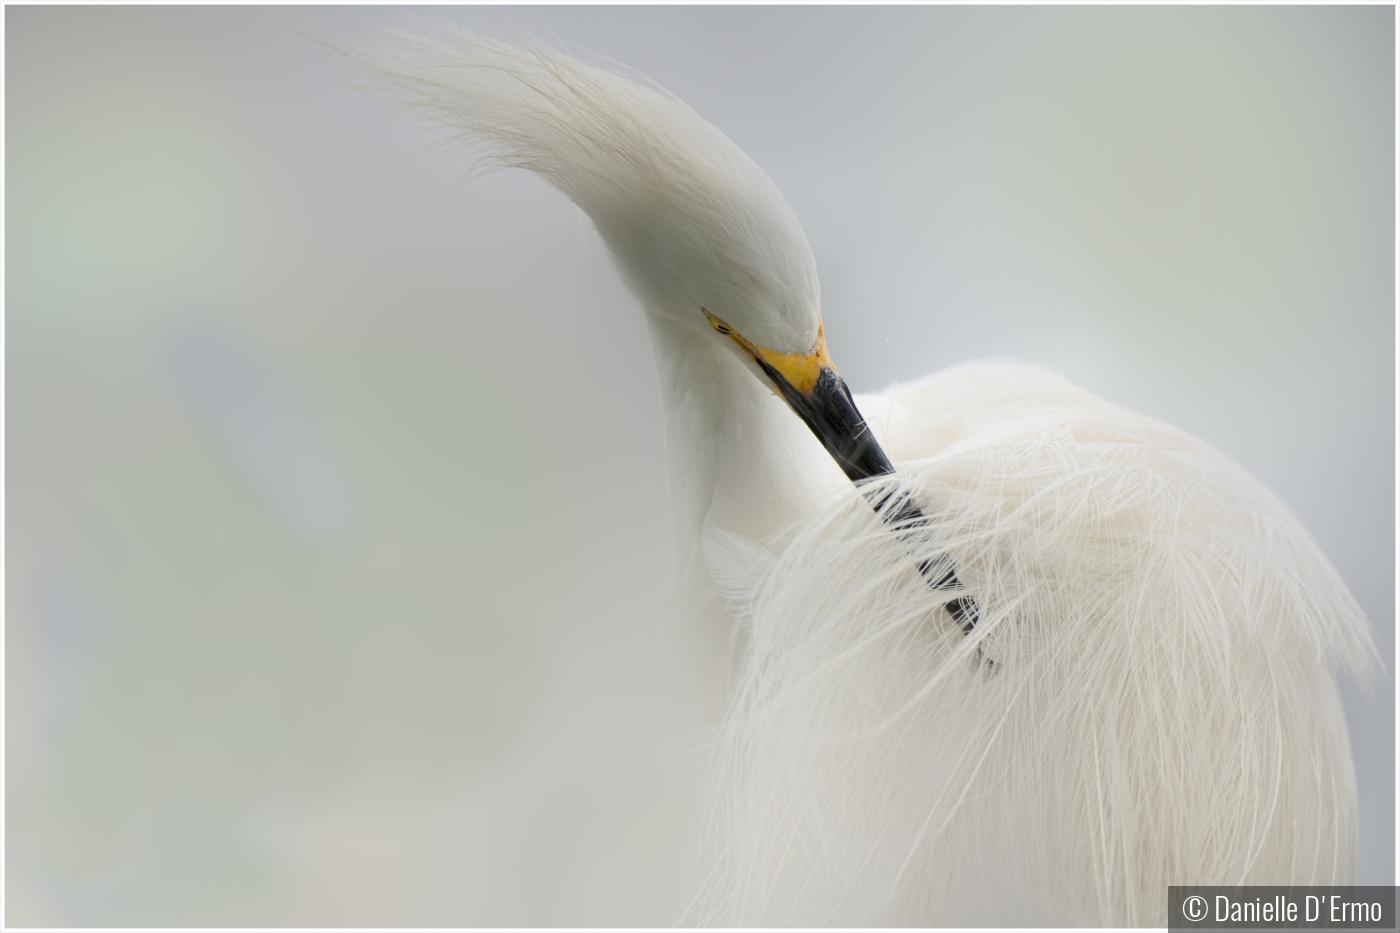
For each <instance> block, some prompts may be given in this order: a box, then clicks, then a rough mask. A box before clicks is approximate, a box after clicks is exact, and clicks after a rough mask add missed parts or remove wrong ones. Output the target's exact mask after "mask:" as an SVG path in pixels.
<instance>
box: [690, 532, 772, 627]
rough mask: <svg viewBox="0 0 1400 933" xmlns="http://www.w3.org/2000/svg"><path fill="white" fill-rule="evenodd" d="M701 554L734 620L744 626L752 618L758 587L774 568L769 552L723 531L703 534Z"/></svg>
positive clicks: (741, 536) (740, 537) (741, 537)
mask: <svg viewBox="0 0 1400 933" xmlns="http://www.w3.org/2000/svg"><path fill="white" fill-rule="evenodd" d="M704 553H705V569H707V570H709V572H710V579H712V580H714V581H715V586H717V587H719V591H720V592H721V593H723V594H724V598H725V599H726V600H727V601H728V602H729V606H730V609H731V610H732V611H733V613H734V617H735V619H736V621H738V622H739V623H740V624H742V625H745V626H747V625H748V623H749V622H750V621H751V620H752V617H753V603H754V599H755V598H756V597H757V595H758V588H759V586H760V585H761V584H762V583H763V578H764V576H766V575H767V573H768V572H769V571H770V570H772V569H773V563H774V558H773V555H772V553H771V552H770V551H769V550H768V549H767V548H764V547H762V546H760V545H758V544H755V543H754V542H752V541H750V540H749V539H748V538H745V537H744V536H743V535H737V534H734V533H733V532H732V531H725V530H723V529H722V528H711V529H709V530H708V531H706V532H705V537H704Z"/></svg>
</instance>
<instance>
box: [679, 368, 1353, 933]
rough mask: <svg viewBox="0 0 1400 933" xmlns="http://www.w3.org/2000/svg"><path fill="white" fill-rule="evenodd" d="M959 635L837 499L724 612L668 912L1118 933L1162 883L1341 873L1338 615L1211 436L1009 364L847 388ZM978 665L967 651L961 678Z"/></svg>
mask: <svg viewBox="0 0 1400 933" xmlns="http://www.w3.org/2000/svg"><path fill="white" fill-rule="evenodd" d="M860 402H861V405H862V410H863V411H864V412H865V414H866V415H867V417H869V418H871V419H872V421H873V422H874V424H875V430H876V433H877V434H878V435H881V437H882V440H884V441H885V443H886V448H887V449H888V450H890V451H891V453H892V456H894V457H895V458H896V459H897V460H899V461H901V462H900V463H899V468H900V472H899V474H898V477H897V478H896V479H893V480H891V483H892V484H893V485H896V486H898V487H901V488H904V489H907V490H909V491H910V492H911V493H912V494H913V495H915V497H916V499H917V501H918V502H919V504H920V505H921V507H922V508H923V510H924V512H925V514H926V515H928V516H929V517H930V518H931V519H932V530H931V531H930V533H929V534H928V535H927V536H925V539H924V540H923V541H922V542H921V545H920V546H919V547H918V548H917V549H915V550H914V552H913V554H914V555H915V556H917V557H933V556H936V555H939V554H942V553H947V554H949V555H950V556H951V557H952V559H953V561H954V563H955V565H956V566H957V568H958V573H959V576H960V577H961V579H962V581H963V582H964V583H965V584H966V585H967V586H968V587H969V588H970V589H971V590H972V592H973V593H975V594H976V597H977V600H978V603H979V605H980V607H981V612H982V618H981V620H980V621H979V622H978V624H977V627H976V629H975V630H974V633H973V634H972V636H970V637H964V636H963V634H962V632H961V631H960V629H959V628H958V627H957V626H956V625H955V624H954V623H953V620H952V619H951V618H950V617H949V616H948V615H947V613H946V612H943V611H941V610H939V609H938V608H937V602H936V601H935V600H933V599H932V598H931V596H930V593H929V592H928V588H927V585H926V583H925V582H924V581H923V579H922V578H921V577H920V576H919V574H918V572H917V571H916V570H915V568H914V561H913V559H912V558H911V556H909V554H908V553H906V552H907V551H908V550H909V549H908V542H905V543H903V544H901V543H900V542H899V541H897V540H896V539H895V538H894V536H893V535H891V534H890V532H889V530H888V528H886V527H885V526H883V525H882V524H881V523H880V522H879V520H878V519H876V518H875V517H874V515H873V514H872V513H871V511H870V509H869V508H868V506H866V505H865V503H864V502H863V501H861V500H860V499H850V498H848V500H847V501H845V502H842V503H839V504H837V505H835V506H834V507H833V508H831V509H830V510H828V511H827V512H825V513H824V514H823V515H822V516H821V517H820V518H818V519H817V520H815V521H813V522H811V523H809V524H807V525H806V526H805V527H804V528H803V530H802V532H801V534H800V535H798V536H797V538H796V539H795V540H794V541H793V542H792V543H791V544H789V545H788V546H787V548H786V549H785V550H784V551H783V552H782V553H781V554H779V555H778V556H777V559H776V560H774V561H772V562H771V565H770V566H769V567H768V568H767V569H766V570H765V571H764V572H763V574H762V576H761V578H760V579H759V580H758V581H757V582H756V584H755V585H754V588H753V590H752V591H751V592H750V593H749V594H748V595H747V596H746V595H744V594H742V593H739V592H735V591H734V590H733V589H732V588H731V589H730V592H729V596H730V599H731V600H734V601H736V602H737V603H738V605H739V608H740V611H741V612H743V614H744V615H745V616H746V617H749V618H751V620H752V621H751V623H750V625H751V631H752V635H751V639H750V643H749V648H748V651H749V656H748V658H747V659H746V664H745V665H744V668H743V676H742V679H741V680H740V683H739V686H738V689H737V691H736V695H735V698H734V700H733V702H732V703H731V705H730V707H729V709H728V711H727V714H726V717H725V720H724V722H723V723H722V725H721V727H720V732H719V738H718V750H717V756H716V769H717V770H716V779H715V788H716V793H715V794H714V796H713V798H712V802H711V805H712V807H713V810H712V814H711V815H712V819H713V823H712V826H711V831H712V838H711V840H710V844H711V846H712V848H711V850H710V858H709V860H708V864H709V865H710V866H711V872H712V873H711V874H710V876H709V878H708V880H707V884H706V887H705V890H704V891H703V892H702V895H701V896H700V898H699V899H698V900H697V902H696V905H695V909H694V914H693V916H694V918H695V919H697V920H702V921H706V922H711V923H720V924H724V925H736V926H748V925H765V924H781V925H784V926H806V925H818V924H821V925H826V924H833V925H838V926H897V925H918V926H933V925H937V926H978V925H997V926H1041V925H1054V926H1081V925H1086V926H1099V925H1107V926H1127V925H1154V926H1161V925H1164V924H1165V922H1166V895H1167V891H1166V887H1167V885H1169V884H1188V883H1194V884H1211V883H1213V884H1251V883H1252V884H1265V883H1270V884H1303V883H1319V884H1329V883H1330V884H1345V883H1350V882H1351V881H1352V879H1353V874H1354V870H1355V869H1354V862H1355V844H1356V843H1355V832H1356V812H1355V790H1354V782H1353V776H1352V768H1351V754H1350V749H1349V746H1348V742H1347V734H1346V723H1345V720H1344V718H1343V713H1342V707H1341V702H1340V699H1339V697H1338V695H1337V690H1336V687H1335V685H1334V682H1333V677H1332V669H1333V667H1334V665H1336V664H1338V663H1342V664H1345V665H1347V666H1349V667H1351V668H1352V669H1353V670H1355V671H1357V672H1361V671H1363V670H1364V668H1365V665H1366V662H1367V660H1368V655H1369V653H1370V652H1372V651H1373V649H1372V648H1371V643H1370V637H1369V634H1368V631H1367V626H1366V622H1365V619H1364V618H1363V616H1362V614H1361V612H1360V610H1359V609H1358V607H1357V606H1356V604H1355V602H1354V601H1353V600H1352V598H1351V596H1350V594H1349V593H1348V592H1347V590H1346V587H1345V586H1344V585H1343V584H1342V582H1341V580H1340V579H1339V578H1338V576H1337V574H1336V573H1335V571H1334V570H1333V569H1332V568H1331V566H1330V565H1329V564H1328V562H1327V560H1326V558H1325V557H1324V556H1323V555H1322V554H1321V553H1320V551H1319V550H1318V549H1317V547H1316V545H1315V544H1313V542H1312V541H1311V539H1310V538H1309V537H1308V535H1307V533H1306V531H1305V530H1304V529H1303V528H1302V527H1301V525H1300V524H1299V523H1298V521H1297V519H1296V518H1295V517H1294V516H1293V515H1292V514H1291V513H1289V511H1288V510H1287V508H1285V507H1284V506H1283V505H1282V504H1281V503H1280V502H1279V501H1278V500H1277V499H1276V498H1275V497H1274V496H1273V495H1272V494H1270V493H1269V492H1268V491H1267V490H1265V489H1264V488H1263V487H1262V486H1260V485H1259V483H1258V482H1257V481H1255V480H1254V479H1253V478H1252V477H1250V476H1249V475H1248V474H1246V473H1245V472H1244V471H1243V470H1241V469H1240V468H1239V467H1238V466H1236V465H1235V464H1233V463H1231V462H1230V461H1229V460H1228V459H1227V458H1225V457H1223V456H1222V455H1221V454H1219V453H1218V452H1216V451H1214V450H1213V449H1211V448H1210V447H1209V446H1207V445H1206V444H1203V443H1201V442H1200V441H1198V440H1195V439H1194V438H1191V437H1190V436H1188V435H1186V434H1184V433H1183V432H1181V431H1177V430H1175V429H1173V428H1170V427H1168V426H1166V425H1164V424H1161V423H1160V422H1156V421H1153V420H1152V419H1150V418H1146V417H1143V416H1141V415H1137V414H1134V413H1132V412H1129V411H1125V410H1123V409H1120V408H1117V407H1115V406H1112V405H1109V404H1107V403H1105V402H1103V401H1101V400H1100V399H1097V398H1095V397H1094V396H1092V395H1089V394H1088V393H1086V392H1083V391H1081V390H1078V389H1076V388H1074V387H1073V386H1071V385H1069V384H1068V383H1066V382H1065V381H1064V380H1062V379H1059V378H1057V377H1055V376H1052V375H1049V374H1047V373H1044V372H1042V371H1040V370H1036V369H1033V368H1031V367H1027V366H1019V365H1014V364H971V365H966V366H960V367H956V368H954V369H951V370H947V371H945V372H942V373H939V374H937V375H935V376H931V377H928V378H926V379H924V380H921V381H920V382H918V383H915V384H914V385H911V386H907V387H902V388H897V389H895V390H891V391H890V392H888V393H885V394H884V395H881V396H874V397H867V398H863V399H861V400H860ZM988 661H990V662H991V663H990V664H988V663H987V662H988Z"/></svg>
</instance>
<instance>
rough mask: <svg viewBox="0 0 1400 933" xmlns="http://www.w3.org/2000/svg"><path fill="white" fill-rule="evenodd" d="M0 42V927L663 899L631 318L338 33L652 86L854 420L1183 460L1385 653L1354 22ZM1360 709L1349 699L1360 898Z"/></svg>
mask: <svg viewBox="0 0 1400 933" xmlns="http://www.w3.org/2000/svg"><path fill="white" fill-rule="evenodd" d="M4 16H5V27H6V29H5V51H6V64H5V69H6V70H5V78H6V83H5V86H6V98H5V104H6V126H5V129H6V137H5V138H6V153H5V154H6V169H5V193H6V195H7V202H6V205H5V220H6V233H7V236H6V241H5V242H6V252H5V260H6V264H5V272H6V283H5V298H6V310H7V315H6V317H7V328H6V336H7V341H6V357H5V359H6V364H7V378H6V389H7V392H6V398H7V406H6V415H7V419H6V430H7V434H6V440H7V444H6V450H7V458H6V476H7V486H6V494H7V495H6V501H7V504H8V513H7V516H6V532H7V534H6V542H7V545H8V547H7V551H6V564H5V569H6V581H7V584H8V585H7V588H6V622H7V624H6V637H5V657H6V675H7V685H6V720H5V722H6V773H5V777H6V784H5V790H6V805H7V807H6V815H7V824H6V830H7V833H6V850H5V851H6V856H7V857H6V878H5V880H6V894H7V904H6V907H7V913H6V916H5V919H6V921H7V922H8V923H9V924H11V925H48V924H58V925H99V924H113V925H124V926H137V925H143V926H144V925H159V924H180V925H213V924H232V925H263V924H277V925H290V926H309V925H320V924H336V925H354V926H371V925H380V924H394V925H430V924H454V925H468V924H493V925H505V924H528V925H554V924H568V925H594V924H606V925H630V924H649V925H650V924H665V923H667V922H668V921H670V920H671V919H672V918H673V917H674V916H675V914H676V912H677V911H678V910H679V909H680V908H681V906H682V905H683V903H684V901H685V898H686V896H687V892H688V891H689V890H690V889H691V887H692V885H693V884H694V882H695V878H694V877H693V875H694V871H695V868H694V859H695V853H696V851H697V847H698V840H697V826H698V821H699V803H698V800H699V791H700V787H701V782H702V780H703V770H704V731H703V727H702V725H701V724H700V722H699V719H698V716H697V715H696V713H695V711H694V709H693V708H692V705H691V699H690V697H688V696H687V695H686V691H685V688H684V686H683V684H684V679H683V678H682V677H681V676H679V673H678V672H679V670H680V667H679V664H678V661H677V655H676V652H677V648H676V645H675V640H674V639H673V636H672V631H671V628H670V622H669V618H670V617H669V614H668V607H667V598H668V591H669V587H670V556H669V552H670V538H669V518H668V507H667V499H666V492H665V482H664V468H663V460H662V450H661V447H662V445H661V434H662V424H661V418H660V411H659V407H658V403H657V399H656V392H655V386H654V374H653V369H652V363H651V359H650V354H649V348H648V344H647V340H646V337H645V333H644V328H643V325H642V321H641V319H640V315H639V312H638V310H637V308H636V306H635V303H634V302H633V301H632V299H631V298H630V297H629V296H628V295H627V294H626V293H625V291H624V290H623V288H622V287H621V286H620V285H619V284H618V283H617V281H616V280H615V279H614V276H613V274H612V272H611V270H610V268H609V263H608V260H607V257H606V255H605V253H604V252H603V249H602V247H601V245H600V243H599V241H598V239H597V237H596V234H594V233H593V232H592V230H591V229H590V227H589V225H588V224H587V223H586V222H585V221H584V220H583V219H582V218H581V217H580V216H579V215H578V213H577V211H576V210H575V208H574V207H573V206H572V205H571V204H569V203H568V202H567V201H566V200H565V199H564V198H563V197H561V196H559V195H557V194H555V193H554V192H553V191H552V190H551V189H549V188H547V187H546V186H545V185H543V184H542V183H540V182H539V181H537V180H536V179H534V178H533V177H530V176H527V175H525V174H523V173H520V172H506V173H501V174H498V175H495V176H491V177H487V178H482V179H477V180H474V181H471V182H469V183H467V184H465V185H464V184H462V176H463V169H464V166H463V165H462V164H461V163H460V162H459V160H457V159H455V158H453V157H451V156H449V155H447V154H444V153H441V152H433V151H430V146H429V137H428V136H425V135H424V133H423V132H422V127H416V126H414V125H412V124H410V123H408V122H407V121H405V120H403V119H401V118H399V117H397V116H395V115H394V114H392V113H389V112H387V111H386V110H385V108H384V107H382V106H381V105H380V104H378V103H376V102H375V101H373V100H371V99H370V98H368V97H366V96H364V95H363V94H361V93H360V92H359V91H357V90H356V89H355V88H354V87H353V84H354V82H355V80H356V77H355V74H354V72H353V71H352V70H351V69H350V68H349V67H347V66H346V64H345V63H344V62H343V61H341V60H340V59H338V57H337V56H336V55H335V54H334V53H332V52H331V51H329V50H328V49H327V48H325V47H324V46H322V45H320V44H318V43H317V42H316V41H314V39H315V37H324V38H329V39H337V40H344V39H349V40H356V39H365V38H369V36H370V30H371V28H372V27H373V26H374V25H375V24H398V25H403V24H409V25H411V24H412V23H413V22H414V21H415V20H416V19H417V18H419V17H429V18H443V19H449V20H453V21H457V22H461V23H464V24H468V25H473V24H474V25H477V26H481V27H486V28H489V29H497V30H499V29H501V28H503V26H505V25H506V24H513V25H515V26H519V27H522V28H524V29H526V30H528V31H531V32H536V33H552V34H553V35H554V36H556V37H557V39H558V40H559V41H561V42H563V43H565V44H566V45H567V46H568V47H569V48H571V49H573V50H575V51H577V52H581V53H594V54H597V55H601V56H605V57H607V58H611V59H615V60H617V61H619V62H622V63H625V64H627V65H629V66H632V67H633V68H636V69H638V70H639V71H641V72H643V73H645V74H647V75H649V76H651V77H653V78H655V79H656V80H657V81H659V82H660V83H662V84H663V85H665V86H666V87H668V88H669V89H671V90H672V91H674V92H675V93H676V94H678V95H679V96H680V97H682V98H683V99H685V100H686V101H688V102H689V103H690V104H691V105H692V106H694V107H695V108H696V110H698V111H699V112H700V113H701V114H702V115H703V116H705V117H706V118H708V119H709V120H710V121H711V122H713V123H715V124H716V125H717V126H719V127H720V128H721V129H722V130H723V131H724V132H726V133H728V134H729V135H730V136H731V137H732V138H733V139H734V140H735V141H736V142H737V143H738V144H739V145H740V146H741V147H743V148H744V149H746V150H747V151H748V152H749V153H750V154H751V155H752V156H753V157H754V158H755V160H757V162H758V163H759V164H760V165H762V166H763V167H764V168H765V169H766V170H767V171H768V172H769V173H770V174H771V175H772V176H773V178H774V179H775V180H776V181H777V183H778V185H779V187H780V188H781V189H782V190H783V191H784V192H785V193H786V195H787V197H788V199H789V200H790V202H791V203H792V205H793V207H794V208H795V209H796V211H797V214H798V216H799V217H800V218H801V219H802V221H803V223H804V224H805V226H806V230H807V233H808V235H809V237H810V239H811V242H812V246H813V248H814V250H815V252H816V255H817V259H818V262H819V266H820V270H821V275H822V286H823V298H824V308H825V315H826V324H827V332H828V337H829V340H830V344H831V347H832V349H833V353H834V355H835V357H836V359H837V361H838V362H839V364H840V365H841V367H842V370H843V372H844V373H845V375H846V376H847V378H848V379H849V381H850V383H851V385H852V387H853V388H854V389H855V390H856V391H866V390H874V389H878V388H880V387H882V386H883V385H885V384H887V383H889V382H891V381H894V380H905V379H910V378H913V377H916V376H919V375H922V374H925V373H928V372H931V371H933V370H936V369H938V368H940V367H943V366H947V365H949V364H952V363H956V362H959V361H963V360H967V359H972V358H976V357H984V356H1009V357H1015V358H1020V359H1022V360H1027V361H1030V362H1034V363H1038V364H1042V365H1045V366H1047V367H1050V368H1052V369H1054V370H1056V371H1058V372H1060V373H1062V374H1064V375H1066V376H1068V377H1069V378H1070V379H1072V380H1073V381H1075V382H1077V383H1079V384H1081V385H1083V386H1085V387H1086V388H1089V389H1091V390H1093V391H1095V392H1097V393H1100V394H1102V395H1104V396H1107V397H1109V398H1111V399H1113V400H1115V401H1117V402H1119V403H1121V404H1124V405H1127V406H1129V407H1132V408H1136V409H1138V410H1141V411H1144V412H1147V413H1150V414H1152V415H1155V416H1158V417H1160V418H1163V419H1165V420H1167V421H1169V422H1172V423H1174V424H1177V425H1180V426H1182V427H1184V428H1187V429H1189V430H1190V431H1192V432H1194V433H1196V434H1198V435H1200V436H1202V437H1204V438H1206V439H1207V440H1209V441H1211V442H1212V443H1214V444H1215V445H1217V446H1218V447H1220V448H1221V449H1222V450H1224V451H1225V452H1226V453H1227V454H1229V455H1230V456H1232V457H1233V458H1235V459H1236V460H1238V461H1239V462H1240V463H1242V464H1243V465H1244V466H1245V467H1246V468H1248V469H1249V470H1251V471H1252V472H1253V473H1254V474H1255V475H1257V476H1258V477H1260V478H1261V479H1262V480H1263V481H1264V482H1265V483H1266V484H1267V485H1268V486H1269V487H1271V488H1272V489H1273V490H1274V491H1276V492H1277V493H1278V494H1279V495H1280V496H1281V497H1282V498H1283V500H1284V501H1285V502H1287V503H1288V504H1289V505H1290V506H1291V507H1292V508H1293V509H1294V510H1295V511H1296V512H1297V513H1298V514H1299V515H1300V516H1301V517H1302V519H1303V521H1304V522H1305V523H1306V525H1307V526H1308V528H1309V529H1310V530H1311V531H1312V533H1313V534H1314V535H1315V536H1316V537H1317V539H1318V540H1319V541H1320V542H1321V544H1322V547H1323V548H1324V550H1325V551H1326V552H1327V554H1328V555H1329V556H1330V557H1331V559H1332V560H1333V561H1334V562H1335V564H1336V566H1337V567H1338V569H1339V570H1340V571H1341V574H1342V576H1343V577H1344V578H1345V579H1346V581H1347V583H1348V584H1349V585H1350V586H1351V588H1352V591H1353V592H1354V593H1355V594H1356V596H1357V598H1358V599H1359V600H1360V601H1361V603H1362V605H1363V606H1364V607H1365V608H1366V610H1367V611H1368V613H1369V614H1370V617H1371V619H1372V621H1373V623H1374V625H1375V631H1376V638H1377V642H1378V644H1379V646H1380V649H1381V653H1382V655H1383V656H1384V657H1386V658H1387V659H1390V658H1392V657H1393V656H1394V624H1393V620H1394V606H1393V583H1394V567H1395V554H1394V544H1393V542H1394V527H1395V526H1394V482H1393V481H1394V466H1395V464H1394V388H1395V386H1394V378H1393V373H1394V346H1395V344H1394V301H1393V299H1394V293H1393V282H1394V251H1395V242H1394V235H1393V231H1394V203H1395V191H1394V186H1393V180H1394V173H1393V166H1394V148H1393V140H1394V135H1395V133H1394V130H1395V125H1394V94H1393V88H1394V78H1393V75H1394V39H1393V37H1394V19H1393V18H1394V10H1393V9H1392V8H1390V7H1385V6H1370V7H1351V8H1336V7H1333V8H1323V7H1273V8H1271V7H1257V6H1253V7H1199V6H1197V7H1182V8H1153V7H1125V8H1109V7H1090V8H1066V7H1039V8H976V7H936V8H911V7H897V8H859V7H857V8H834V7H820V8H796V7H776V8H774V7H769V8H745V7H712V8H690V7H667V8H639V7H609V8H588V7H552V8H526V7H517V8H513V9H510V10H507V11H504V12H502V11H500V10H493V9H491V8H481V7H478V8H472V9H465V10H464V9H447V8H434V9H431V10H428V11H424V12H415V11H412V10H408V9H404V8H396V9H377V8H369V7H356V8H348V9H342V8H330V7H311V8H274V7H251V8H212V7H209V8H180V7H106V8H85V7H24V6H21V7H15V6H10V7H7V8H6V9H5V11H4ZM1388 663H1389V662H1388ZM1392 677H1393V670H1388V671H1387V672H1386V674H1385V675H1384V676H1383V677H1382V678H1381V680H1380V682H1379V684H1378V686H1377V687H1376V689H1375V690H1374V691H1373V693H1372V695H1371V696H1370V698H1369V699H1368V698H1366V697H1365V696H1364V695H1363V694H1362V693H1361V692H1360V691H1359V690H1358V689H1356V688H1355V687H1354V686H1353V685H1350V684H1348V685H1346V687H1345V690H1346V701H1347V711H1348V715H1349V721H1350V726H1351V733H1352V742H1353V747H1354V750H1355V754H1356V762H1357V771H1358V781H1359V785H1360V793H1361V814H1362V815H1361V862H1360V865H1361V868H1360V880H1362V881H1363V882H1365V883H1372V884H1382V883H1385V884H1388V883H1392V882H1393V877H1394V855H1393V853H1394V799H1395V798H1394V788H1395V782H1394V738H1393V737H1394V692H1393V680H1392Z"/></svg>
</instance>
